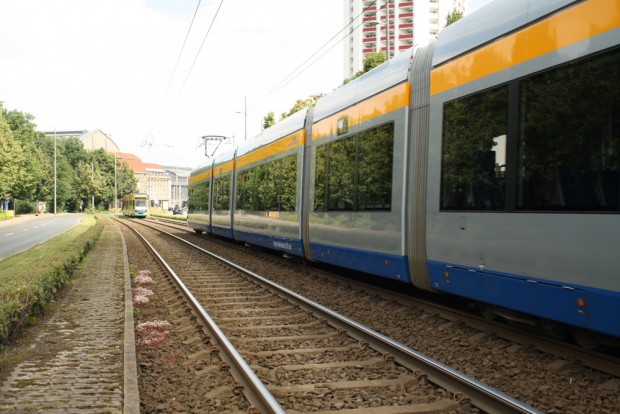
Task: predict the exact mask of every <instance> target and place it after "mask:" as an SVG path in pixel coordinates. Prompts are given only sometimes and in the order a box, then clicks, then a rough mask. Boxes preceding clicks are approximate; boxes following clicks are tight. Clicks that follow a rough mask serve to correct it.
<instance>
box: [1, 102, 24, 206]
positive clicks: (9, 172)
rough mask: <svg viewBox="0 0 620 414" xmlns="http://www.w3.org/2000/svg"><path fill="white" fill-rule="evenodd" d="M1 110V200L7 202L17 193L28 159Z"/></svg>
mask: <svg viewBox="0 0 620 414" xmlns="http://www.w3.org/2000/svg"><path fill="white" fill-rule="evenodd" d="M0 109H2V112H0V200H3V199H4V200H6V199H9V198H11V197H13V196H14V195H15V193H16V191H17V190H16V189H17V188H18V185H19V183H20V178H21V176H22V171H23V169H24V163H25V159H26V157H25V156H24V152H23V151H22V148H21V146H20V145H19V142H17V141H16V140H15V139H14V137H13V133H12V132H11V129H10V128H9V124H8V123H7V122H6V120H5V118H4V116H3V112H4V110H3V108H2V107H1V106H0Z"/></svg>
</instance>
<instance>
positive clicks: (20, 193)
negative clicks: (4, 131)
mask: <svg viewBox="0 0 620 414" xmlns="http://www.w3.org/2000/svg"><path fill="white" fill-rule="evenodd" d="M2 114H3V116H4V118H5V120H6V122H7V125H8V126H9V128H10V130H11V133H12V135H13V138H14V139H15V141H16V142H17V144H18V145H19V146H20V148H21V150H22V153H23V155H24V162H23V165H22V166H21V168H20V170H19V173H18V183H19V185H17V186H16V187H15V188H14V191H13V194H12V196H13V197H15V198H19V199H27V200H31V199H33V198H34V196H35V194H36V190H37V187H38V185H39V183H40V182H41V181H42V180H43V177H44V174H45V172H44V170H43V168H42V154H41V151H40V150H39V148H37V146H36V142H37V140H38V139H39V138H40V136H41V135H43V134H42V133H41V132H37V131H36V124H34V122H33V120H34V116H32V115H30V114H24V113H22V112H19V111H15V110H13V111H7V110H6V109H5V108H2Z"/></svg>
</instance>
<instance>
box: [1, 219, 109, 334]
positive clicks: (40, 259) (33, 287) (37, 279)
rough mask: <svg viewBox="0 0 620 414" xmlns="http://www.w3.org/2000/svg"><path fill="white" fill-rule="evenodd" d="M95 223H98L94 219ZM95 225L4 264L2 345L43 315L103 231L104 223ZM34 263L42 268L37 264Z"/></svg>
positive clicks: (68, 234) (2, 273) (78, 230)
mask: <svg viewBox="0 0 620 414" xmlns="http://www.w3.org/2000/svg"><path fill="white" fill-rule="evenodd" d="M91 220H92V222H94V221H95V220H94V218H93V219H91ZM92 222H91V224H87V225H82V226H78V227H77V228H76V229H73V230H71V231H69V232H67V233H65V234H63V235H60V236H58V237H56V238H54V239H52V240H51V241H50V242H48V243H44V244H43V245H39V246H37V247H35V248H33V249H31V250H29V251H26V252H24V253H22V254H20V255H16V256H13V257H11V258H7V259H5V260H4V261H3V265H5V266H3V268H2V269H0V344H2V343H4V342H6V341H7V340H8V339H9V338H10V337H11V335H13V334H14V333H15V332H17V331H19V330H20V329H21V328H22V327H23V326H26V325H28V323H29V321H32V320H33V316H36V315H40V314H41V313H43V311H44V309H45V306H46V305H47V304H48V303H49V302H50V301H51V300H53V299H54V297H55V295H56V293H57V292H58V291H59V290H60V289H61V288H62V287H63V285H64V284H65V283H66V282H67V280H69V278H70V277H71V275H73V273H75V271H76V270H77V269H78V268H79V265H80V263H81V262H82V260H83V259H84V257H85V256H86V254H87V253H88V252H89V251H90V250H92V248H93V247H94V246H95V244H96V242H97V240H98V239H99V236H100V235H101V233H102V231H103V227H104V224H103V223H102V221H101V220H97V221H96V223H94V224H93V223H92ZM46 245H47V246H46ZM49 246H53V247H49ZM34 262H36V263H40V265H34V264H33V263H34ZM33 269H34V270H33Z"/></svg>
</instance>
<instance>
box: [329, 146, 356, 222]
mask: <svg viewBox="0 0 620 414" xmlns="http://www.w3.org/2000/svg"><path fill="white" fill-rule="evenodd" d="M328 170H329V175H328V177H327V209H328V210H329V211H343V210H344V211H351V210H353V206H354V204H353V197H354V183H355V141H354V139H353V137H349V138H345V139H341V140H339V141H335V142H332V143H331V144H330V146H329V161H328Z"/></svg>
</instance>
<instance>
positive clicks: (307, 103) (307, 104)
mask: <svg viewBox="0 0 620 414" xmlns="http://www.w3.org/2000/svg"><path fill="white" fill-rule="evenodd" d="M322 96H323V95H312V96H310V97H309V98H308V99H305V100H301V99H298V100H297V102H295V105H293V107H292V108H291V109H290V110H289V111H288V112H283V113H282V116H281V117H280V121H281V120H283V119H285V118H288V117H289V116H291V115H293V114H294V113H295V112H299V111H301V110H302V109H304V108H312V107H313V106H315V105H316V103H317V102H318V100H319V99H320V98H321V97H322Z"/></svg>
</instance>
